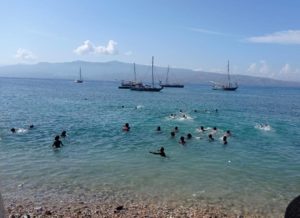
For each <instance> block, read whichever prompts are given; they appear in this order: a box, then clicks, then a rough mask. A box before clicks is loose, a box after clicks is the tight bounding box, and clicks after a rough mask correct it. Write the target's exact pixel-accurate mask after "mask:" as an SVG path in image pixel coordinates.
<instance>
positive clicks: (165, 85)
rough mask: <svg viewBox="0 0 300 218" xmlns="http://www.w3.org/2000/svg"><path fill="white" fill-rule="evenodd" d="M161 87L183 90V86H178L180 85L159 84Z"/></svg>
mask: <svg viewBox="0 0 300 218" xmlns="http://www.w3.org/2000/svg"><path fill="white" fill-rule="evenodd" d="M160 86H161V87H164V88H184V85H180V84H174V85H172V84H161V85H160Z"/></svg>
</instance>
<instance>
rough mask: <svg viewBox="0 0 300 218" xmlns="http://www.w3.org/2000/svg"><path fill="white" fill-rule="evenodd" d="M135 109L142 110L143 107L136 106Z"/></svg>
mask: <svg viewBox="0 0 300 218" xmlns="http://www.w3.org/2000/svg"><path fill="white" fill-rule="evenodd" d="M135 108H136V109H142V108H144V106H143V105H138V106H136V107H135Z"/></svg>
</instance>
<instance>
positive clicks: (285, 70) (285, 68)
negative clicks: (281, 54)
mask: <svg viewBox="0 0 300 218" xmlns="http://www.w3.org/2000/svg"><path fill="white" fill-rule="evenodd" d="M289 73H291V67H290V65H289V64H285V65H284V66H283V67H282V68H281V70H280V74H289Z"/></svg>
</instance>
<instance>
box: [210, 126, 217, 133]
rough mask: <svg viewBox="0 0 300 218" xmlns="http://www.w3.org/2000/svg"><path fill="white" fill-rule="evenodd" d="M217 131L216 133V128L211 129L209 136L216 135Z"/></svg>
mask: <svg viewBox="0 0 300 218" xmlns="http://www.w3.org/2000/svg"><path fill="white" fill-rule="evenodd" d="M217 131H218V129H217V127H214V128H213V129H212V131H211V133H210V134H211V135H214V134H216V133H217Z"/></svg>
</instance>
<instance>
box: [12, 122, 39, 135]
mask: <svg viewBox="0 0 300 218" xmlns="http://www.w3.org/2000/svg"><path fill="white" fill-rule="evenodd" d="M33 128H34V125H33V124H30V125H29V127H28V129H33ZM10 131H11V132H12V133H16V132H17V129H16V128H11V129H10Z"/></svg>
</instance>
